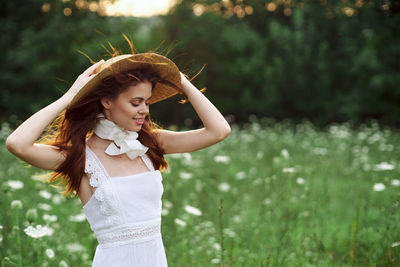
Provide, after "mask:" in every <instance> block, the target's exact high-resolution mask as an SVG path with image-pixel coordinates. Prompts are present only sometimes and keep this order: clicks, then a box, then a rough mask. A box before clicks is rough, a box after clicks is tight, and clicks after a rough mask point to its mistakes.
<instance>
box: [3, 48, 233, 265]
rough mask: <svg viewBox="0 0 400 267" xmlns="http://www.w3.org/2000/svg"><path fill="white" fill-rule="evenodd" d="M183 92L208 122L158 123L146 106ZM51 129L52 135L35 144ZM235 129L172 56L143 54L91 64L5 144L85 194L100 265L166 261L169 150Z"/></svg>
mask: <svg viewBox="0 0 400 267" xmlns="http://www.w3.org/2000/svg"><path fill="white" fill-rule="evenodd" d="M177 93H181V94H183V95H185V97H186V100H187V101H189V102H190V103H191V104H192V106H193V108H194V109H195V111H196V112H197V114H198V116H199V118H200V119H201V121H202V122H203V125H204V127H203V128H201V129H197V130H191V131H185V132H174V131H167V130H163V129H159V128H157V127H156V125H155V124H154V123H152V122H151V119H150V114H149V104H152V103H155V102H158V101H161V100H163V99H165V98H168V97H170V96H172V95H174V94H177ZM52 122H53V123H52ZM50 124H51V125H50ZM49 125H50V126H51V127H50V128H55V129H53V130H55V131H53V133H51V132H50V133H47V135H45V138H43V139H42V140H44V142H42V143H35V142H36V140H37V139H38V138H39V137H40V135H41V134H42V133H43V132H44V131H45V130H46V129H47V127H48V126H49ZM48 132H49V131H48ZM229 134H230V127H229V124H228V123H227V121H226V120H225V119H224V117H223V116H222V115H221V113H220V112H219V111H218V110H217V109H216V107H215V106H214V105H213V104H212V103H211V102H210V101H209V100H208V99H207V98H206V97H205V96H204V95H203V94H202V93H201V92H200V91H199V90H198V89H197V88H196V87H195V86H194V85H193V84H192V83H191V82H190V81H189V80H188V79H187V78H186V77H185V76H184V75H183V74H182V73H181V72H180V71H179V69H178V68H177V67H176V65H175V64H174V63H173V62H172V61H171V60H169V59H168V58H166V57H164V56H161V55H158V54H155V53H143V54H133V55H120V56H115V57H113V58H111V59H109V60H107V61H106V62H104V60H102V61H100V62H98V63H96V64H94V65H92V66H91V67H89V68H88V69H87V70H85V71H84V72H83V73H82V74H81V75H79V77H78V78H77V80H76V81H75V83H74V84H73V85H72V87H71V88H70V89H69V90H68V91H67V92H66V93H65V94H64V95H63V96H62V97H61V98H59V99H58V100H56V101H55V102H54V103H52V104H50V105H48V106H47V107H45V108H43V109H41V110H39V111H38V112H37V113H35V114H33V115H32V116H31V117H30V118H28V119H27V120H26V121H24V122H23V123H22V124H21V125H20V126H19V127H18V128H17V129H16V130H15V131H14V132H12V133H11V134H10V136H9V137H8V138H7V141H6V146H7V148H8V150H9V151H10V152H12V153H13V154H14V155H16V156H17V157H19V158H21V159H22V160H24V161H26V162H27V163H29V164H31V165H33V166H36V167H38V168H42V169H46V170H53V171H54V172H53V173H52V174H53V176H52V177H51V179H49V181H50V182H52V181H56V180H59V179H61V182H60V183H65V184H66V191H65V193H66V194H70V193H75V195H76V194H77V195H78V196H79V198H80V200H81V202H82V205H83V209H84V212H85V214H86V217H87V219H88V221H89V223H90V226H91V229H92V230H93V231H94V233H95V235H96V237H97V240H98V242H99V245H98V246H97V248H96V252H95V256H94V259H93V266H140V267H142V266H167V260H166V255H165V251H164V246H163V242H162V237H161V231H160V225H161V197H162V194H163V191H164V189H163V186H162V177H161V174H160V170H163V169H166V168H167V167H168V164H167V162H166V160H165V159H164V155H165V154H170V153H183V152H191V151H195V150H199V149H202V148H205V147H207V146H210V145H212V144H215V143H217V142H219V141H221V140H223V139H224V138H226V137H227V136H228V135H229Z"/></svg>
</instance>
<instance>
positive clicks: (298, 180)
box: [296, 177, 306, 184]
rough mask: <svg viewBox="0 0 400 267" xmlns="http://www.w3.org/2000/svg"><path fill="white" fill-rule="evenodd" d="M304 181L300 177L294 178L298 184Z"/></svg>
mask: <svg viewBox="0 0 400 267" xmlns="http://www.w3.org/2000/svg"><path fill="white" fill-rule="evenodd" d="M305 182H306V181H305V180H304V179H303V178H301V177H298V178H297V179H296V183H298V184H304V183H305Z"/></svg>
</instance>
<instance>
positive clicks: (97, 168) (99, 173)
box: [85, 145, 108, 187]
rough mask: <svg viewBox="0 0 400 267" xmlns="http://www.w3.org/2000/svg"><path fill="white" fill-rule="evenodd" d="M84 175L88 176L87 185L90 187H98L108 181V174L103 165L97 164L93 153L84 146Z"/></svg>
mask: <svg viewBox="0 0 400 267" xmlns="http://www.w3.org/2000/svg"><path fill="white" fill-rule="evenodd" d="M85 173H88V174H90V180H89V183H90V185H91V186H92V187H99V186H100V185H101V184H102V183H103V182H104V181H106V180H107V179H108V174H107V172H106V170H105V169H104V167H103V165H102V164H101V163H100V162H98V159H97V157H96V155H95V154H94V152H93V151H92V150H91V149H90V148H89V146H87V145H86V162H85Z"/></svg>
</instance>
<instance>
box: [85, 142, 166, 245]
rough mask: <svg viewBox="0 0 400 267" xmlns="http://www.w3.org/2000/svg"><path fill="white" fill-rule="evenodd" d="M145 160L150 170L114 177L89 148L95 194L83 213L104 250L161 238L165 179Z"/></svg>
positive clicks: (88, 170)
mask: <svg viewBox="0 0 400 267" xmlns="http://www.w3.org/2000/svg"><path fill="white" fill-rule="evenodd" d="M142 159H143V161H144V162H145V163H146V166H147V167H148V169H149V171H147V172H143V173H139V174H133V175H126V176H117V177H110V176H109V174H108V173H107V171H106V169H105V168H104V166H103V165H102V163H101V161H100V160H99V159H98V157H97V156H96V154H95V153H94V152H93V151H92V150H91V149H90V148H89V147H88V146H87V145H86V162H85V173H87V174H89V175H90V178H89V183H90V186H91V187H93V188H94V189H95V191H94V193H93V195H92V196H91V198H90V199H89V201H88V202H87V203H86V204H85V205H84V206H83V210H84V213H85V215H86V218H87V220H88V222H89V224H90V227H91V229H92V230H93V232H94V233H95V235H96V236H97V240H98V241H99V246H101V247H110V246H116V245H120V244H126V243H131V242H140V241H145V240H149V239H152V238H155V237H158V236H160V235H161V232H160V227H161V203H162V202H161V198H162V194H163V192H164V188H163V185H162V176H161V173H160V171H159V170H155V169H154V166H153V164H152V162H151V160H150V159H149V158H148V156H147V155H146V154H145V155H143V156H142Z"/></svg>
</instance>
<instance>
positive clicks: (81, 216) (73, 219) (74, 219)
mask: <svg viewBox="0 0 400 267" xmlns="http://www.w3.org/2000/svg"><path fill="white" fill-rule="evenodd" d="M69 220H70V221H71V222H83V221H85V220H86V216H85V214H83V213H79V214H77V215H71V216H69Z"/></svg>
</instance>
